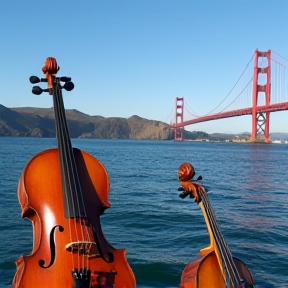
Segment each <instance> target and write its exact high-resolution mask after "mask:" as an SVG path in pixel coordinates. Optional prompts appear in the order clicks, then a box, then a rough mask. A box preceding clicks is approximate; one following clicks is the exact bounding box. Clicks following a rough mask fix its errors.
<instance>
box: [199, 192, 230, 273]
mask: <svg viewBox="0 0 288 288" xmlns="http://www.w3.org/2000/svg"><path fill="white" fill-rule="evenodd" d="M200 197H201V199H202V202H203V205H204V209H205V212H206V215H207V218H208V221H209V225H210V227H211V231H212V233H213V236H214V239H215V242H216V245H217V248H218V250H219V253H220V254H221V255H220V256H221V262H222V264H223V265H222V266H223V268H224V274H225V278H231V275H230V271H229V270H228V269H227V260H226V258H225V257H224V253H223V250H222V249H221V248H219V240H218V237H217V233H216V227H215V226H214V224H213V221H212V216H211V209H209V205H208V203H207V199H206V198H205V195H204V193H201V192H200Z"/></svg>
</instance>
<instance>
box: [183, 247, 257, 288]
mask: <svg viewBox="0 0 288 288" xmlns="http://www.w3.org/2000/svg"><path fill="white" fill-rule="evenodd" d="M233 260H234V264H235V265H236V267H237V269H238V271H239V274H240V276H241V277H242V279H244V280H245V282H246V283H249V284H251V285H252V283H253V278H252V276H251V273H250V271H249V269H248V268H247V266H246V264H245V263H244V262H242V261H241V260H240V259H238V258H235V257H233ZM180 287H181V288H196V287H211V288H212V287H215V288H216V287H217V288H226V287H227V286H226V284H225V281H224V278H223V277H222V274H221V269H220V266H219V263H218V260H217V257H216V254H215V252H214V251H212V252H210V253H209V254H207V255H206V256H204V257H203V256H202V257H201V258H199V259H197V260H196V261H193V262H191V263H189V264H188V265H186V267H185V268H184V270H183V272H182V275H181V284H180ZM251 287H253V285H252V286H251Z"/></svg>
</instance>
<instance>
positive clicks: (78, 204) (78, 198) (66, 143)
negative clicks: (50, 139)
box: [52, 78, 87, 219]
mask: <svg viewBox="0 0 288 288" xmlns="http://www.w3.org/2000/svg"><path fill="white" fill-rule="evenodd" d="M52 94H53V103H54V112H55V123H56V136H57V142H58V151H59V160H60V171H61V180H62V191H63V200H64V201H63V202H64V216H65V218H67V219H70V218H86V217H87V216H86V211H85V206H84V201H83V196H82V192H81V186H80V181H79V176H78V171H77V166H76V162H75V158H74V153H73V148H72V144H71V139H70V136H69V131H68V127H67V121H66V116H65V108H64V103H63V97H62V91H61V86H60V80H59V79H58V78H55V81H54V83H53V89H52Z"/></svg>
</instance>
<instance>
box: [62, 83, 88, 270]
mask: <svg viewBox="0 0 288 288" xmlns="http://www.w3.org/2000/svg"><path fill="white" fill-rule="evenodd" d="M58 81H59V80H58ZM58 85H60V83H58ZM59 91H60V90H59ZM59 94H60V97H59V98H60V99H59V103H60V110H61V116H62V117H61V119H62V122H63V125H62V127H63V128H64V133H63V134H64V138H66V139H65V141H64V143H66V149H65V151H67V152H68V156H66V159H67V161H68V162H69V163H66V164H67V165H66V166H67V167H71V169H72V171H70V174H69V175H71V176H74V177H71V176H70V177H69V179H68V180H69V184H70V187H71V189H72V191H74V192H75V193H72V201H73V205H72V206H73V209H74V215H75V218H76V219H77V215H76V214H77V213H75V210H76V206H75V202H76V203H77V208H78V213H79V214H80V215H79V216H80V218H79V219H78V221H79V222H80V223H79V224H80V227H81V235H82V239H83V241H84V242H86V241H88V242H90V243H91V242H92V240H91V236H90V233H89V231H88V227H87V226H86V225H85V224H84V229H83V222H82V221H83V219H82V217H83V215H81V209H80V205H81V207H82V209H83V210H84V217H85V218H87V213H86V208H85V205H84V199H83V194H82V191H81V185H80V180H79V175H78V171H77V165H76V162H75V157H74V152H73V148H72V145H71V140H70V137H69V132H68V127H67V124H66V123H67V122H66V117H65V108H64V103H63V97H62V93H61V92H59ZM69 164H70V165H69ZM72 185H73V186H72ZM73 188H74V190H73ZM74 195H76V197H75V196H74ZM74 197H75V198H76V200H75V199H74ZM80 203H81V204H80ZM84 221H85V220H84ZM75 222H77V220H75V221H74V223H75ZM75 226H76V223H75ZM75 230H76V232H77V229H76V228H75ZM84 234H85V235H84ZM77 239H78V240H79V237H78V235H77ZM88 246H89V244H88ZM88 246H87V244H86V243H84V244H83V247H81V249H83V252H82V253H83V254H84V255H85V253H86V249H87V247H88ZM91 246H92V244H90V247H89V250H90V248H91ZM80 251H81V250H79V249H78V254H79V253H80ZM88 252H89V251H88ZM79 257H80V255H79ZM85 260H86V261H87V263H86V265H85ZM82 262H83V263H82V266H83V267H85V266H86V267H88V263H89V262H88V257H85V256H84V257H82Z"/></svg>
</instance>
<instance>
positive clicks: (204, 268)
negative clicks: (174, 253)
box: [178, 163, 254, 288]
mask: <svg viewBox="0 0 288 288" xmlns="http://www.w3.org/2000/svg"><path fill="white" fill-rule="evenodd" d="M194 175H195V171H194V167H193V166H192V165H191V164H190V163H183V164H181V165H180V167H179V169H178V177H179V181H180V184H181V186H182V189H181V190H184V192H182V193H181V194H180V195H179V196H180V197H181V198H185V197H187V196H188V195H190V197H191V198H194V200H195V202H196V203H198V205H199V206H200V208H201V210H202V213H203V216H204V219H205V222H206V225H207V230H208V234H209V238H210V245H209V246H208V247H206V248H203V249H201V250H200V252H199V254H200V256H201V257H200V258H199V259H197V260H196V261H194V262H191V263H189V264H188V265H187V266H186V267H185V269H184V270H183V272H182V276H181V284H180V287H181V288H196V287H197V288H251V287H254V285H253V278H252V276H251V273H250V271H249V269H248V268H247V266H246V265H245V263H244V262H242V261H241V260H240V259H238V258H235V257H233V256H232V254H231V252H230V250H229V248H228V245H227V244H226V242H225V240H224V237H223V235H222V233H221V230H220V227H219V224H218V222H217V219H216V217H215V214H214V211H213V209H212V207H211V204H210V202H209V199H208V196H207V193H206V190H205V188H204V187H203V186H201V185H200V184H199V183H197V182H195V181H192V178H193V177H194ZM201 178H202V177H201ZM201 178H200V179H201Z"/></svg>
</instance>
